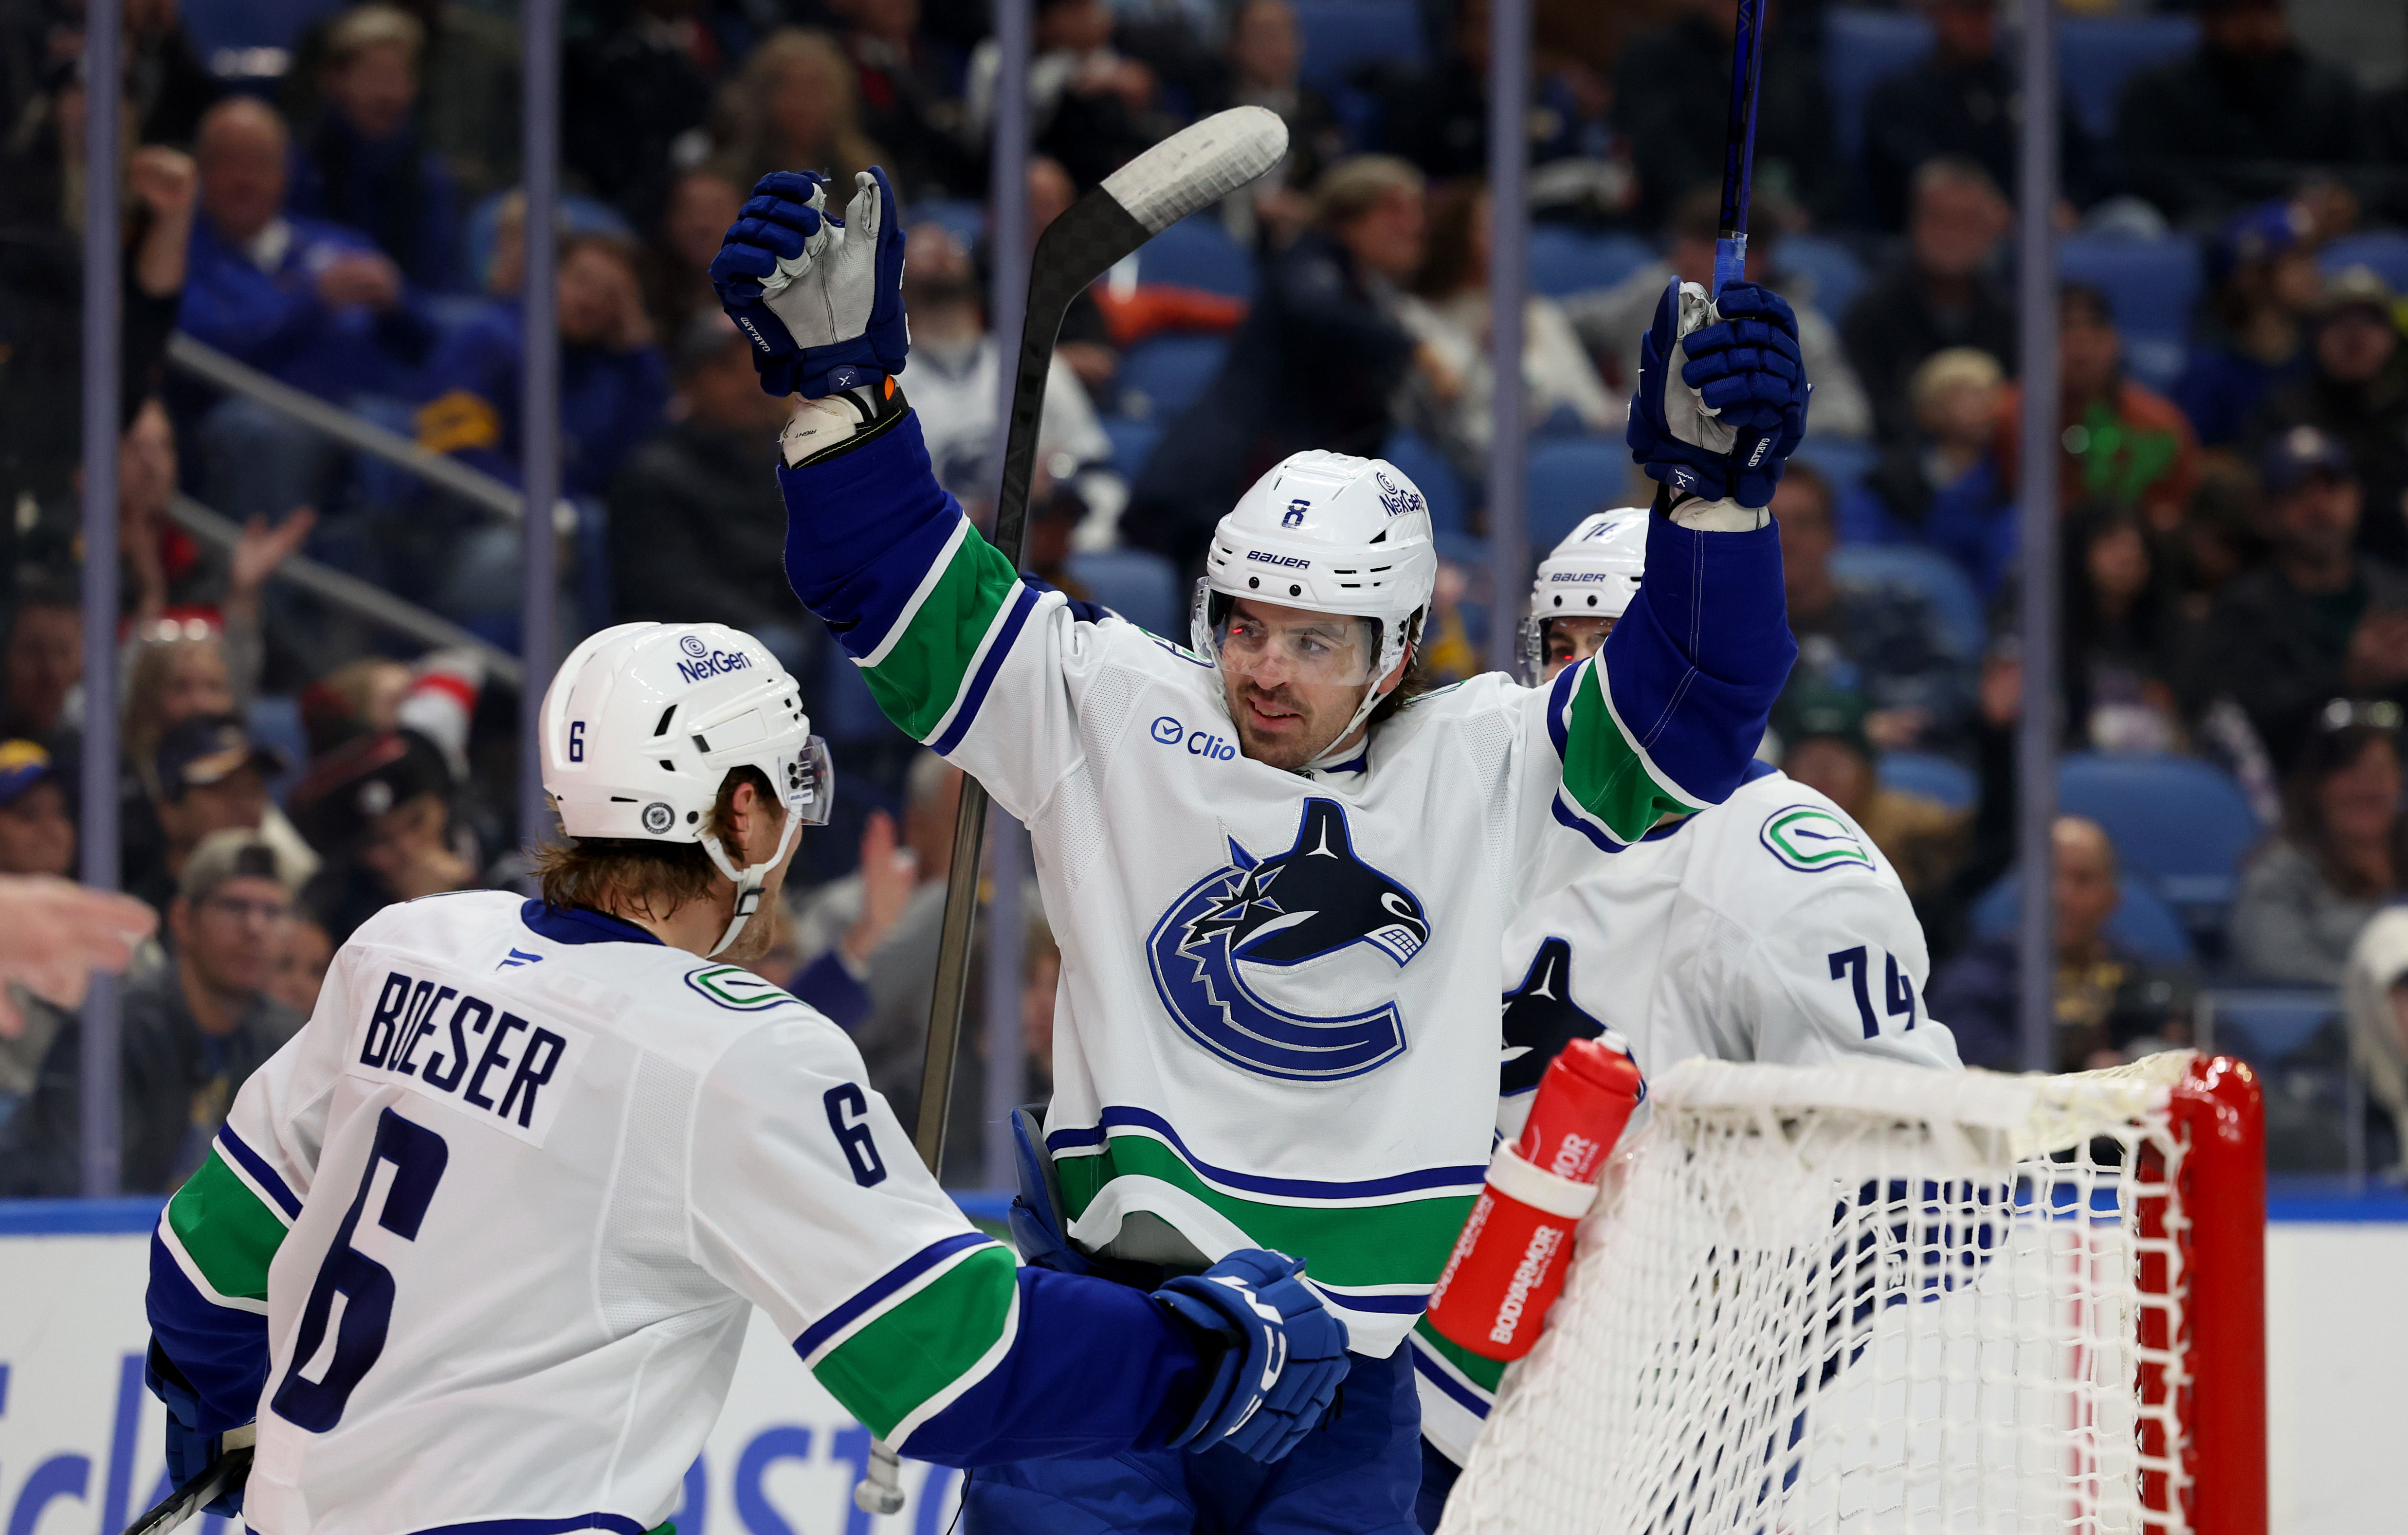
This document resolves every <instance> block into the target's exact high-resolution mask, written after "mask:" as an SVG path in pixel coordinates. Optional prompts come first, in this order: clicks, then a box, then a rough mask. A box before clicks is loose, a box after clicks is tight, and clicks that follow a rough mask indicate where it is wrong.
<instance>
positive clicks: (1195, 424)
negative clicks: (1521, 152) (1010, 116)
mask: <svg viewBox="0 0 2408 1535" xmlns="http://www.w3.org/2000/svg"><path fill="white" fill-rule="evenodd" d="M1314 201H1315V203H1316V205H1317V206H1318V209H1319V212H1318V218H1317V222H1316V225H1315V227H1314V228H1313V229H1312V230H1309V231H1307V232H1306V233H1304V234H1303V235H1298V236H1297V241H1296V243H1295V244H1294V245H1292V246H1290V247H1289V248H1288V249H1286V250H1284V251H1283V252H1281V253H1280V254H1279V255H1278V256H1276V257H1274V258H1272V260H1271V263H1270V265H1269V268H1268V269H1267V270H1266V271H1265V273H1264V275H1263V291H1262V296H1261V297H1260V298H1259V299H1258V300H1257V301H1256V302H1255V305H1254V310H1253V311H1252V312H1251V313H1250V314H1248V315H1247V317H1246V322H1245V324H1243V325H1242V326H1240V327H1239V329H1238V334H1237V336H1236V337H1235V339H1234V340H1232V341H1231V343H1230V346H1229V355H1228V360H1227V361H1226V362H1225V363H1223V365H1222V368H1221V372H1220V375H1219V376H1218V377H1215V378H1214V379H1213V381H1212V383H1211V385H1210V386H1209V387H1208V388H1206V390H1205V391H1204V393H1203V394H1202V396H1200V397H1199V398H1198V399H1197V402H1196V403H1195V404H1194V405H1190V406H1189V407H1188V408H1187V410H1186V412H1185V413H1184V414H1183V415H1182V416H1181V417H1180V418H1179V419H1178V420H1177V421H1175V422H1173V423H1172V424H1171V428H1170V431H1169V432H1168V434H1167V435H1165V437H1164V438H1163V440H1162V444H1161V446H1160V447H1158V448H1155V449H1154V454H1153V456H1152V457H1151V458H1149V459H1148V460H1147V461H1146V464H1145V467H1144V469H1143V470H1142V471H1141V472H1140V475H1139V476H1138V483H1137V488H1136V490H1135V492H1134V494H1133V495H1132V497H1131V501H1130V511H1129V515H1128V516H1127V517H1126V518H1125V519H1123V522H1122V533H1123V536H1124V537H1125V538H1126V539H1128V540H1129V541H1130V542H1132V543H1135V544H1138V545H1141V546H1143V547H1148V548H1152V549H1155V550H1157V551H1159V552H1160V553H1162V554H1165V555H1167V556H1168V557H1169V559H1170V560H1171V561H1172V563H1174V564H1176V565H1178V566H1179V567H1180V568H1181V569H1182V570H1185V569H1188V568H1189V567H1191V566H1193V565H1195V564H1197V563H1198V562H1199V561H1201V558H1202V554H1203V549H1204V547H1205V545H1206V543H1207V542H1208V541H1209V540H1210V538H1211V530H1212V525H1213V523H1214V522H1216V521H1217V520H1219V519H1220V517H1221V515H1222V514H1223V513H1225V512H1226V511H1227V510H1228V509H1229V508H1230V506H1232V505H1235V504H1236V502H1237V499H1238V496H1239V493H1240V491H1242V490H1244V489H1245V488H1246V486H1247V485H1249V484H1251V483H1252V482H1253V481H1254V478H1255V477H1256V476H1260V475H1261V474H1262V473H1263V472H1264V471H1265V470H1267V469H1269V467H1270V466H1271V465H1272V464H1274V463H1277V462H1279V461H1280V460H1282V459H1283V458H1285V457H1286V456H1287V455H1288V454H1290V453H1293V452H1296V451H1297V450H1299V449H1301V448H1329V449H1332V450H1335V451H1338V452H1341V453H1363V454H1370V453H1377V452H1378V451H1379V450H1380V445H1381V444H1383V443H1384V442H1385V441H1386V440H1387V437H1388V432H1389V429H1390V428H1391V426H1392V425H1393V424H1394V417H1393V415H1392V414H1391V406H1390V401H1391V400H1392V398H1393V397H1394V396H1395V394H1396V392H1397V389H1398V386H1399V385H1400V384H1402V383H1403V382H1404V381H1405V378H1406V377H1407V375H1408V373H1409V372H1410V371H1411V370H1412V369H1414V368H1416V367H1418V368H1419V369H1420V370H1421V371H1422V373H1423V374H1424V376H1425V377H1426V381H1427V386H1428V387H1429V389H1430V390H1431V391H1432V392H1433V394H1434V395H1435V397H1436V398H1437V399H1439V400H1440V401H1441V403H1443V402H1445V401H1447V400H1449V399H1451V398H1453V397H1454V395H1455V393H1457V392H1459V391H1460V390H1461V388H1462V381H1461V380H1460V379H1459V378H1457V377H1455V373H1454V370H1452V369H1450V368H1448V367H1447V366H1446V364H1445V363H1444V362H1441V360H1440V359H1439V358H1438V357H1437V356H1436V354H1435V353H1434V352H1432V351H1431V350H1430V348H1427V347H1425V346H1422V345H1421V344H1419V343H1418V342H1416V341H1415V340H1414V338H1413V334H1412V332H1411V331H1409V330H1407V329H1405V327H1404V326H1403V325H1402V324H1400V323H1399V322H1398V320H1397V318H1396V312H1397V304H1398V293H1399V289H1398V285H1399V284H1401V283H1403V282H1405V281H1407V280H1408V279H1410V278H1411V277H1412V275H1413V273H1414V272H1415V271H1417V270H1418V269H1419V268H1420V266H1421V261H1422V248H1423V239H1424V233H1425V227H1426V225H1425V219H1424V213H1423V206H1422V178H1421V173H1420V172H1418V171H1416V170H1414V169H1413V168H1412V166H1411V165H1408V164H1406V163H1404V162H1402V161H1400V160H1396V159H1392V158H1389V157H1387V156H1384V155H1363V156H1359V157H1357V158H1355V159H1353V160H1346V161H1340V163H1338V164H1337V165H1335V166H1333V167H1332V168H1331V169H1330V171H1329V173H1328V174H1327V175H1326V176H1325V177H1323V178H1322V180H1321V185H1320V186H1319V187H1318V188H1317V189H1315V193H1314Z"/></svg>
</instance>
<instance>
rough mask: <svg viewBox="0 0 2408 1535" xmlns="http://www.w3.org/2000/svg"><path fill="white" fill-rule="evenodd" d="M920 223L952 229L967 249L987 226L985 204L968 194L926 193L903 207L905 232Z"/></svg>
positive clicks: (954, 235)
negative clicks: (946, 195)
mask: <svg viewBox="0 0 2408 1535" xmlns="http://www.w3.org/2000/svg"><path fill="white" fill-rule="evenodd" d="M922 224H935V225H937V226H938V227H939V228H940V229H945V230H949V231H951V232H952V234H953V238H955V239H957V240H959V241H961V242H962V248H963V249H968V248H969V247H970V246H971V245H972V244H974V243H976V241H977V240H978V237H979V235H980V234H981V233H982V231H984V230H985V228H986V208H985V207H984V206H982V205H980V204H978V203H973V202H970V201H969V200H968V199H967V198H946V197H929V198H925V199H923V200H922V201H920V202H917V203H914V204H912V205H911V206H910V207H908V208H906V209H904V210H903V228H904V230H905V232H906V233H909V232H910V231H911V230H913V229H917V228H918V227H919V226H920V225H922Z"/></svg>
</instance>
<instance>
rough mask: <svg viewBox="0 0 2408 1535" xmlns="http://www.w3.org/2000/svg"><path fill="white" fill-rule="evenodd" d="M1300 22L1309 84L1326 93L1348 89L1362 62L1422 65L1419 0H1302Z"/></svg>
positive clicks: (1298, 8)
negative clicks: (1348, 79) (1349, 77)
mask: <svg viewBox="0 0 2408 1535" xmlns="http://www.w3.org/2000/svg"><path fill="white" fill-rule="evenodd" d="M1296 19H1297V25H1298V26H1299V27H1300V28H1301V29H1302V30H1303V33H1304V68H1303V79H1304V83H1305V84H1306V85H1309V86H1311V87H1312V89H1313V90H1315V91H1318V92H1322V93H1323V94H1324V95H1326V94H1328V93H1330V92H1333V91H1335V90H1337V89H1338V88H1340V86H1343V85H1344V84H1345V83H1346V76H1347V74H1348V73H1349V72H1350V71H1351V70H1353V69H1354V67H1355V65H1356V64H1372V63H1386V64H1400V65H1404V66H1406V67H1410V68H1418V67H1419V66H1420V64H1421V63H1422V59H1423V50H1422V27H1421V19H1420V17H1419V16H1418V15H1416V14H1415V12H1414V9H1413V0H1296Z"/></svg>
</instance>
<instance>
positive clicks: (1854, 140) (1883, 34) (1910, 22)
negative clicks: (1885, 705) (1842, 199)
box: [1823, 6, 1931, 165]
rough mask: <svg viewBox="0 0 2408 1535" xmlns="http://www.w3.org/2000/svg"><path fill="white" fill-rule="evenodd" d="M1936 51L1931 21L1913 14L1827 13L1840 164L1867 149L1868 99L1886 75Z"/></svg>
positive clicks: (1828, 69) (1827, 68) (1827, 79)
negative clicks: (1932, 38) (1932, 37)
mask: <svg viewBox="0 0 2408 1535" xmlns="http://www.w3.org/2000/svg"><path fill="white" fill-rule="evenodd" d="M1930 51H1931V23H1930V22H1929V21H1927V20H1925V19H1924V18H1923V17H1921V16H1918V15H1915V14H1914V13H1912V12H1900V11H1894V10H1866V9H1861V8H1858V7H1853V6H1847V7H1832V8H1831V9H1829V10H1827V11H1825V12H1824V13H1823V83H1824V84H1825V85H1826V86H1828V88H1829V89H1830V92H1831V108H1832V114H1833V116H1834V118H1835V119H1836V121H1835V122H1834V124H1833V126H1834V129H1835V135H1834V136H1835V137H1836V138H1837V139H1838V141H1839V149H1840V163H1842V164H1843V165H1853V164H1855V163H1856V162H1857V160H1858V158H1859V157H1860V156H1862V155H1863V153H1864V147H1865V98H1866V97H1867V96H1869V95H1871V94H1872V89H1873V87H1874V85H1875V84H1877V83H1879V82H1880V80H1881V79H1882V78H1883V77H1884V76H1886V75H1893V74H1896V73H1897V72H1898V71H1899V70H1901V69H1904V68H1905V67H1906V66H1907V65H1909V64H1914V63H1916V62H1917V61H1919V60H1920V59H1921V58H1922V57H1923V56H1924V55H1925V54H1927V53H1928V52H1930Z"/></svg>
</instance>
